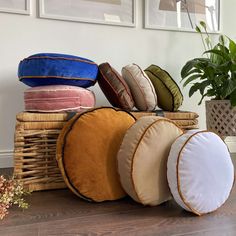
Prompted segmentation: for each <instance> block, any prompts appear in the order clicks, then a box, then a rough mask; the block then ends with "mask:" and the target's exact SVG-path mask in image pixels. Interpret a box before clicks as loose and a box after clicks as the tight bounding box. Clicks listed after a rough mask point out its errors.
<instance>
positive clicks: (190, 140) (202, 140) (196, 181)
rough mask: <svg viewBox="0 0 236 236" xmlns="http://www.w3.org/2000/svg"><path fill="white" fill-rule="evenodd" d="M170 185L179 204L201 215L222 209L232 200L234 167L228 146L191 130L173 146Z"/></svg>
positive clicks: (209, 136) (217, 137)
mask: <svg viewBox="0 0 236 236" xmlns="http://www.w3.org/2000/svg"><path fill="white" fill-rule="evenodd" d="M167 167H168V171H167V174H168V182H169V186H170V189H171V192H172V195H173V197H174V198H175V200H176V202H177V203H178V204H179V205H180V206H181V207H183V208H184V209H185V210H187V211H190V212H193V213H195V214H197V215H203V214H206V213H210V212H212V211H215V210H216V209H218V208H219V207H220V206H221V205H222V204H223V203H224V202H225V201H226V200H227V198H228V197H229V195H230V192H231V189H232V186H233V182H234V167H233V164H232V161H231V158H230V154H229V151H228V148H227V146H226V144H225V143H224V142H223V141H222V140H221V138H220V137H219V136H218V135H216V134H214V133H212V132H207V131H189V132H187V133H185V134H184V135H182V136H180V137H179V138H178V139H177V140H176V141H175V142H174V144H173V145H172V147H171V151H170V155H169V158H168V164H167Z"/></svg>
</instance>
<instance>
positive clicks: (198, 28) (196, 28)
mask: <svg viewBox="0 0 236 236" xmlns="http://www.w3.org/2000/svg"><path fill="white" fill-rule="evenodd" d="M195 30H196V32H198V33H202V31H201V29H200V27H199V26H197V25H196V27H195Z"/></svg>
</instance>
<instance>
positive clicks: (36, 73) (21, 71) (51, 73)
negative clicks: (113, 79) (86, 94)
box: [18, 53, 98, 88]
mask: <svg viewBox="0 0 236 236" xmlns="http://www.w3.org/2000/svg"><path fill="white" fill-rule="evenodd" d="M97 73H98V66H97V64H96V63H94V62H93V61H91V60H88V59H86V58H82V57H77V56H71V55H65V54H55V53H39V54H35V55H32V56H30V57H27V58H25V59H24V60H23V61H21V62H20V64H19V68H18V77H19V79H20V81H21V82H23V83H24V84H27V85H29V86H31V87H35V86H41V85H56V84H64V85H74V86H79V87H84V88H87V87H89V86H92V85H94V84H95V82H96V78H97Z"/></svg>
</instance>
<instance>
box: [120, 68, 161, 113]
mask: <svg viewBox="0 0 236 236" xmlns="http://www.w3.org/2000/svg"><path fill="white" fill-rule="evenodd" d="M122 75H123V78H124V79H125V81H126V83H127V84H128V86H129V88H130V91H131V93H132V96H133V99H134V104H135V107H136V108H137V109H139V110H140V111H152V110H154V109H155V108H156V106H157V96H156V92H155V89H154V87H153V85H152V82H151V81H150V79H149V78H148V76H147V75H146V74H145V72H144V71H143V70H142V69H141V68H140V67H139V66H138V65H136V64H131V65H127V66H125V67H123V68H122Z"/></svg>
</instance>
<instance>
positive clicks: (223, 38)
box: [219, 34, 225, 46]
mask: <svg viewBox="0 0 236 236" xmlns="http://www.w3.org/2000/svg"><path fill="white" fill-rule="evenodd" d="M219 42H220V44H222V45H223V46H224V45H225V37H224V35H222V34H221V35H220V36H219Z"/></svg>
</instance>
